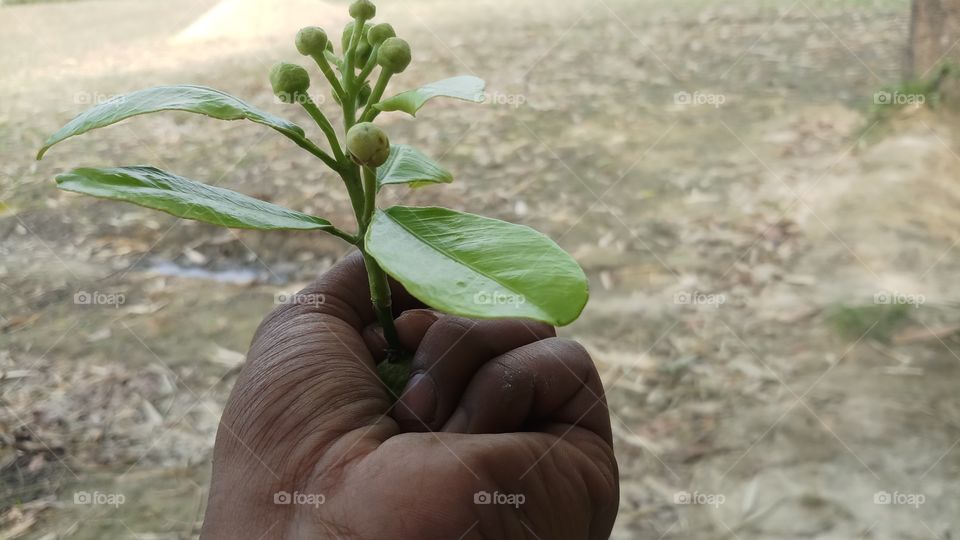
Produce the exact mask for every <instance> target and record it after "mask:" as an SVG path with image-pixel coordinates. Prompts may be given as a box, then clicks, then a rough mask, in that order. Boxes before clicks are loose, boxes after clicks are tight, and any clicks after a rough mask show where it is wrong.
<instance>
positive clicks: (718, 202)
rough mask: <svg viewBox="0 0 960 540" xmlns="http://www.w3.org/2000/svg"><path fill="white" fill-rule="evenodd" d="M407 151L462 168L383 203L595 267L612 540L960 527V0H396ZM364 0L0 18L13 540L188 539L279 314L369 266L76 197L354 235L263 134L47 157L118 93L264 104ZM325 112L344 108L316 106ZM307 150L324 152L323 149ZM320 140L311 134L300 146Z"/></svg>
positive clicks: (332, 248) (149, 125) (9, 526)
mask: <svg viewBox="0 0 960 540" xmlns="http://www.w3.org/2000/svg"><path fill="white" fill-rule="evenodd" d="M378 4H379V6H378V7H379V13H378V15H379V17H378V20H386V21H390V22H391V23H392V24H393V25H394V27H395V28H396V29H397V31H398V33H399V34H400V35H401V36H402V37H404V38H406V39H408V40H409V41H410V42H411V44H412V46H413V51H414V57H415V63H414V64H413V67H412V68H411V69H409V70H408V71H407V72H405V73H404V74H403V75H402V76H400V77H397V78H395V79H394V81H392V82H391V89H392V90H395V91H399V90H402V89H407V88H412V87H415V86H417V85H419V84H421V83H426V82H430V81H433V80H436V79H440V78H445V77H447V76H452V75H456V74H474V75H477V76H479V77H482V78H484V79H486V80H487V81H488V88H487V90H488V99H487V101H486V103H485V104H484V105H481V106H477V105H470V104H466V103H462V102H457V101H440V100H438V101H435V102H431V103H430V105H429V106H428V107H426V108H425V109H424V110H423V111H421V113H420V115H419V117H418V119H417V120H416V121H414V120H412V119H411V118H409V117H407V116H405V115H401V114H397V113H394V114H384V115H382V116H381V117H380V119H379V120H378V122H380V123H381V124H382V125H384V126H385V128H386V129H387V130H388V131H389V132H390V134H391V139H392V140H394V141H402V142H405V143H410V144H414V145H416V146H418V147H420V148H421V149H423V150H424V151H425V152H426V153H427V154H428V155H431V156H433V157H436V158H438V160H439V161H440V162H441V163H444V164H445V165H446V166H447V168H449V169H451V170H452V171H453V172H454V174H455V176H456V177H457V181H456V182H455V183H454V184H452V185H450V186H444V187H440V188H425V189H420V190H415V191H410V190H407V189H406V188H403V189H400V188H397V189H390V190H388V191H386V192H385V193H386V195H385V200H384V204H385V205H387V204H390V203H393V202H398V201H403V202H404V204H411V205H433V204H439V205H445V206H450V207H453V208H457V209H461V210H467V211H470V212H475V213H479V214H485V215H490V216H494V217H497V218H500V219H505V220H509V221H513V222H517V223H524V224H528V225H530V226H532V227H535V228H537V229H539V230H541V231H543V232H545V233H547V234H548V235H550V236H551V237H552V238H553V239H555V240H556V241H557V242H558V243H560V244H561V245H562V246H563V247H564V248H566V249H567V250H568V251H570V252H571V253H572V254H573V255H574V256H575V257H576V258H577V260H578V261H579V262H580V263H581V264H582V265H583V267H584V268H585V269H586V271H587V274H588V276H589V278H590V283H591V290H592V298H591V301H590V303H589V305H588V306H587V309H586V311H585V313H584V315H583V317H582V318H581V319H580V320H579V321H577V322H576V323H575V324H573V325H571V326H569V327H567V328H564V329H562V330H561V333H562V334H563V335H566V336H568V337H573V338H576V339H579V340H581V341H582V342H583V343H584V344H585V345H586V346H587V347H588V348H589V349H590V351H591V353H592V354H593V355H594V358H595V360H596V362H597V364H598V366H599V368H600V371H601V373H602V375H603V378H604V381H605V383H606V387H607V390H608V398H609V401H610V404H611V412H612V417H613V419H612V420H613V427H614V430H615V436H616V444H617V452H618V458H619V460H620V467H621V475H622V497H621V509H620V515H619V518H618V522H617V527H616V529H615V532H614V538H616V539H631V538H644V539H646V538H652V539H697V540H699V539H743V540H748V539H797V538H818V539H819V538H823V539H852V538H864V539H939V540H947V539H950V538H958V537H960V518H958V516H960V484H958V482H957V481H956V480H957V478H958V472H960V448H957V446H958V444H960V398H958V392H957V390H956V387H957V381H958V380H960V356H958V352H960V296H958V294H957V293H956V292H955V291H954V290H952V289H951V286H955V283H956V281H957V279H956V276H957V275H958V273H957V271H958V269H960V268H958V267H960V249H958V248H957V247H956V246H957V243H960V235H958V231H960V217H958V213H957V211H956V208H958V207H960V204H958V203H960V175H958V165H960V157H958V155H957V152H958V149H960V139H958V135H960V133H958V126H960V123H958V117H957V116H956V115H955V114H954V113H953V112H951V107H952V106H953V107H956V106H957V105H960V100H958V99H957V96H960V92H958V91H957V90H958V88H960V82H958V81H960V79H958V78H957V76H956V75H955V73H960V72H958V71H956V70H955V71H951V70H950V67H952V66H953V63H952V62H953V60H954V59H960V46H958V43H957V40H958V39H960V30H958V28H960V7H958V6H960V2H957V1H955V0H925V1H920V0H917V1H915V2H914V5H911V2H910V0H730V1H725V2H717V1H714V2H710V1H706V0H703V1H700V0H684V1H677V0H570V1H565V2H543V1H533V0H509V1H506V0H478V1H475V2H449V1H445V2H441V1H439V0H406V1H400V0H396V1H393V0H381V1H380V2H378ZM346 5H347V2H346V1H342V2H340V1H331V2H322V1H320V0H289V1H284V2H279V1H271V0H222V1H216V0H164V1H154V0H78V1H71V2H58V3H53V2H50V3H45V2H23V1H22V0H21V1H14V2H11V1H9V0H7V1H6V2H2V1H0V538H34V539H41V538H42V539H44V540H51V539H55V538H81V539H102V538H141V539H189V538H195V537H196V536H197V534H198V531H199V524H200V522H201V520H202V516H203V505H204V499H205V495H206V486H207V483H208V480H209V473H210V471H209V468H210V455H211V447H212V443H213V438H214V434H215V432H216V428H217V422H218V420H219V416H220V412H221V409H222V406H223V403H224V400H225V399H226V396H227V395H228V393H229V390H230V388H231V386H232V384H233V383H234V380H235V377H236V374H237V372H238V369H239V366H240V364H241V363H242V362H243V357H244V354H245V351H246V347H247V344H248V342H249V340H250V338H251V336H252V333H253V330H254V328H255V327H256V325H257V324H258V323H259V321H260V319H261V318H262V317H263V316H264V315H265V314H266V313H267V312H268V311H269V310H271V309H272V308H273V307H274V303H275V298H277V295H279V294H283V293H285V292H293V291H296V290H297V289H298V288H299V287H301V286H302V285H304V284H305V283H306V282H308V281H309V280H310V279H311V278H312V277H314V276H316V275H317V274H318V273H320V272H322V271H323V270H324V269H326V268H327V267H329V266H330V265H331V264H332V263H333V262H334V261H335V260H337V259H338V258H339V257H341V256H343V255H344V254H345V253H346V252H347V246H346V245H345V244H344V243H343V242H340V241H338V240H336V239H332V238H327V237H325V236H323V235H320V234H310V233H270V234H269V235H267V234H263V233H258V232H249V231H229V230H223V229H218V228H213V227H210V226H205V225H202V224H198V223H194V222H188V221H180V220H177V219H175V218H173V217H170V216H167V215H165V214H161V213H157V212H153V211H150V210H145V209H141V208H139V207H136V206H131V205H123V204H119V203H112V202H104V201H99V200H95V199H92V198H87V197H81V196H76V195H73V194H68V193H64V192H60V191H58V190H56V189H55V187H54V182H53V177H54V175H55V174H57V173H59V172H61V171H64V170H66V169H69V168H73V167H76V166H110V165H133V164H151V165H155V166H158V167H161V168H163V169H165V170H169V171H174V172H177V173H180V174H182V175H184V176H188V177H191V178H194V179H197V180H201V181H205V182H208V183H211V184H218V185H221V186H224V187H228V188H231V189H234V190H238V191H241V192H244V193H246V194H249V195H253V196H256V197H260V198H263V199H267V200H271V201H274V202H277V203H279V204H282V205H284V206H288V207H293V208H297V209H299V210H303V211H306V212H309V213H314V214H317V215H322V216H325V217H327V218H329V219H330V220H331V221H334V222H337V223H350V222H351V220H352V217H351V216H352V214H351V210H350V204H349V201H348V200H347V198H346V194H345V193H344V192H343V190H342V188H341V186H340V184H339V181H338V180H337V179H336V178H334V177H333V176H332V175H331V174H330V173H328V172H327V171H326V170H324V169H323V167H322V166H321V165H320V164H319V162H317V161H316V160H315V159H314V158H312V157H311V156H310V155H308V154H306V153H305V152H302V151H300V150H299V149H298V148H297V147H296V146H295V145H293V144H292V143H291V142H290V141H288V140H286V139H285V138H284V137H282V136H280V135H279V134H277V133H275V132H274V131H272V130H269V129H265V128H263V127H261V126H257V125H255V124H252V123H245V122H220V121H215V120H211V119H207V118H204V117H201V116H197V115H190V114H187V113H166V114H158V115H151V116H146V117H141V118H136V119H131V120H128V121H125V122H123V123H121V124H118V125H115V126H112V127H110V128H107V129H103V130H99V131H97V132H95V133H93V134H90V135H86V136H84V137H79V138H76V139H71V140H70V141H68V142H66V143H63V144H61V145H59V146H57V147H56V148H54V149H53V150H51V152H50V153H49V154H48V156H47V157H46V158H45V159H44V161H42V162H36V161H34V159H33V158H34V155H35V154H36V151H37V150H38V148H39V147H40V146H41V144H42V141H43V140H44V139H45V138H46V137H47V136H48V135H49V134H50V133H52V132H53V131H55V130H56V129H57V128H59V127H60V126H61V125H63V124H64V123H66V122H67V121H68V120H69V119H70V118H72V117H73V116H75V115H76V114H78V113H79V112H81V111H82V110H85V109H86V108H88V107H90V106H92V105H94V104H97V103H100V102H103V101H105V100H107V99H109V98H110V97H112V96H115V95H117V94H122V93H125V92H129V91H132V90H135V89H140V88H145V87H149V86H154V85H160V84H171V83H195V84H202V85H208V86H213V87H216V88H219V89H222V90H224V91H227V92H229V93H232V94H234V95H236V96H239V97H241V98H243V99H245V100H247V101H248V102H250V103H252V104H253V105H255V106H258V107H261V108H263V109H266V110H268V111H271V112H273V113H276V114H278V115H280V116H283V117H286V118H289V119H291V120H294V121H296V122H298V123H299V124H300V125H303V126H307V125H309V124H310V121H309V118H308V117H307V116H306V115H305V113H303V111H302V110H300V109H299V108H295V107H290V106H284V105H282V104H279V103H277V102H276V100H275V99H274V98H273V96H272V94H271V91H270V87H269V84H268V82H267V73H268V70H269V67H270V66H271V65H272V64H273V63H274V62H275V61H278V60H286V61H293V62H300V63H302V64H303V65H305V66H306V65H307V63H306V62H305V59H304V58H303V57H301V56H299V55H298V54H297V52H296V50H295V49H294V47H293V35H294V34H295V32H296V30H297V29H299V28H300V27H301V26H306V25H319V26H323V27H326V28H328V29H329V30H330V32H331V34H332V35H334V36H336V35H337V34H338V33H339V28H341V27H342V25H343V24H344V23H345V22H346ZM311 72H312V73H314V83H315V84H314V87H313V89H312V90H313V91H314V95H315V99H316V100H317V101H318V102H320V101H323V104H322V107H323V108H324V109H325V110H327V111H328V112H329V113H330V114H333V113H334V111H335V110H336V105H335V104H334V103H332V100H331V99H330V97H329V95H325V94H321V93H319V92H321V91H322V90H321V89H322V88H325V87H324V85H323V84H321V83H320V78H319V75H317V74H316V73H315V71H314V70H313V68H311ZM311 133H312V132H311V131H310V130H309V129H308V134H311ZM312 134H313V135H315V136H316V135H317V134H316V133H312Z"/></svg>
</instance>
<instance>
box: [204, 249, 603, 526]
mask: <svg viewBox="0 0 960 540" xmlns="http://www.w3.org/2000/svg"><path fill="white" fill-rule="evenodd" d="M393 296H394V304H395V311H397V312H401V311H403V314H402V315H401V316H400V317H399V318H398V319H397V330H398V333H399V334H400V338H401V341H402V342H403V344H404V346H405V347H406V348H407V349H409V350H411V351H416V353H415V356H414V360H413V373H414V374H415V375H416V374H418V373H424V374H426V375H423V376H420V377H414V378H413V379H412V380H411V384H410V385H408V387H407V388H406V390H405V391H404V392H403V394H402V396H401V397H400V399H399V401H398V402H397V403H396V405H395V406H393V407H391V404H390V401H391V400H390V396H389V395H388V393H387V391H386V390H385V389H384V387H383V386H382V384H381V383H380V381H379V380H378V378H377V376H376V373H375V368H374V366H375V356H377V354H375V353H372V352H371V351H375V352H377V351H382V349H383V343H382V338H381V337H380V336H379V334H378V333H377V332H376V331H375V330H374V327H373V326H371V325H372V324H373V322H374V321H375V316H374V314H373V312H372V309H371V307H370V300H369V294H368V290H367V286H366V273H365V271H364V269H363V259H362V258H361V257H359V256H357V254H354V255H353V256H350V257H347V258H346V259H345V260H344V261H342V262H341V263H339V264H338V265H336V266H335V267H334V268H333V269H331V270H330V271H329V272H328V273H326V274H325V275H324V276H322V277H321V279H320V280H319V281H318V282H316V283H315V284H313V285H312V286H311V287H308V288H307V289H305V290H304V291H303V292H302V293H301V295H300V296H298V298H302V299H306V300H309V301H308V302H305V303H302V304H298V305H284V306H281V307H280V308H278V309H277V310H275V311H274V312H273V313H272V314H270V315H269V316H268V317H267V318H266V319H265V320H264V321H263V323H262V324H261V326H260V328H259V329H258V331H257V334H256V336H255V337H254V340H253V344H252V345H251V349H250V352H249V354H248V362H247V364H246V365H245V366H244V369H243V371H242V372H241V374H240V377H239V379H238V381H237V384H236V386H235V387H234V390H233V393H232V394H231V397H230V400H229V402H228V403H227V406H226V409H225V411H224V414H223V419H222V421H221V425H220V429H219V431H218V434H217V441H216V445H215V448H214V470H213V480H212V485H211V490H210V496H209V501H208V507H207V513H206V517H205V521H204V526H203V532H202V538H204V539H205V540H215V539H236V538H251V539H258V538H264V539H267V538H310V539H313V538H338V539H339V538H343V539H350V540H381V539H396V540H422V539H439V540H445V539H452V540H457V539H471V540H479V539H485V540H493V539H498V540H499V539H506V540H512V539H525V540H528V539H543V540H547V539H551V540H553V539H557V540H565V539H570V540H573V539H577V540H579V539H590V540H594V539H597V540H599V539H602V538H607V537H608V536H609V533H610V530H611V528H612V525H613V521H614V518H615V516H616V511H617V504H618V479H617V465H616V461H615V459H614V456H613V450H612V442H611V432H610V423H609V416H608V411H607V407H606V403H605V401H604V399H603V388H602V385H601V384H600V379H599V376H598V375H597V372H596V369H595V368H594V366H593V363H592V362H591V360H590V358H589V356H588V355H587V354H586V352H585V351H584V350H583V348H582V347H580V346H579V345H577V344H576V343H574V342H571V341H567V340H561V339H558V338H556V337H554V331H553V329H552V328H551V327H549V326H546V325H542V324H538V323H531V322H522V321H472V320H469V319H463V318H459V317H452V316H446V315H440V314H437V313H434V312H431V311H427V310H424V309H417V308H419V307H422V306H419V305H417V303H416V302H415V301H414V300H413V299H412V298H410V297H409V296H408V295H406V294H405V293H404V291H402V289H400V288H399V287H396V286H394V287H393ZM318 299H319V301H314V300H318ZM404 310H408V311H404ZM277 493H290V494H295V493H296V494H301V502H302V501H304V500H306V501H307V502H311V503H316V502H317V501H318V500H320V501H321V502H322V504H276V503H275V496H276V494H277ZM478 493H479V495H478ZM484 493H487V494H491V495H492V494H494V493H497V494H499V499H498V500H497V501H495V502H494V503H493V504H479V503H486V502H487V500H486V499H485V498H484V495H483V494H484ZM304 496H306V497H310V496H313V498H312V499H303V498H302V497H304ZM318 498H319V499H318ZM478 498H479V499H480V500H479V501H478ZM294 502H295V503H296V501H294ZM478 502H479V503H478ZM508 503H509V504H508Z"/></svg>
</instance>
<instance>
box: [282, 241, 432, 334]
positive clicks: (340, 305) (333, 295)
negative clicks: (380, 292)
mask: <svg viewBox="0 0 960 540" xmlns="http://www.w3.org/2000/svg"><path fill="white" fill-rule="evenodd" d="M390 293H391V298H392V301H393V312H394V313H401V312H403V311H405V310H408V309H416V308H423V307H425V306H424V305H423V303H422V302H420V301H419V300H417V299H415V298H414V297H413V296H411V295H410V294H409V293H407V291H406V290H405V289H404V288H403V287H402V286H400V285H399V284H398V283H397V282H395V281H393V280H390ZM292 300H293V301H292V302H291V304H287V305H284V306H281V307H280V308H278V309H277V310H275V311H274V313H272V314H270V315H269V316H268V317H267V319H266V320H265V321H264V324H267V323H269V322H270V320H271V319H272V318H273V317H277V316H280V317H288V316H289V313H287V312H289V311H291V310H292V311H297V312H304V311H309V312H314V313H323V314H327V315H331V316H333V317H336V318H338V319H341V320H343V321H345V322H347V323H348V324H349V325H350V326H352V327H353V328H354V329H355V330H356V331H357V332H360V331H362V330H363V328H364V327H365V326H367V325H369V324H371V323H373V322H374V321H375V320H376V315H375V314H374V311H373V305H372V303H371V301H370V285H369V283H368V281H367V270H366V266H365V265H364V261H363V256H362V255H361V253H360V252H359V251H354V252H352V253H350V254H349V255H347V256H346V257H344V258H343V259H341V260H340V261H339V262H337V263H336V264H335V265H333V267H332V268H330V270H328V271H327V272H325V273H324V274H323V275H322V276H320V277H319V278H318V279H317V280H316V281H315V282H313V283H311V284H310V285H309V286H307V287H306V288H305V289H303V290H302V291H300V292H298V293H297V295H296V296H295V297H294V298H293V299H292Z"/></svg>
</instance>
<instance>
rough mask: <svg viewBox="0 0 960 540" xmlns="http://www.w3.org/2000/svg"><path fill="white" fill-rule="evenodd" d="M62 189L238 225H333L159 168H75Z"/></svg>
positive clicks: (63, 178) (326, 227) (63, 177)
mask: <svg viewBox="0 0 960 540" xmlns="http://www.w3.org/2000/svg"><path fill="white" fill-rule="evenodd" d="M57 184H58V186H59V187H60V189H64V190H67V191H75V192H77V193H84V194H87V195H93V196H94V197H101V198H104V199H113V200H117V201H126V202H131V203H134V204H138V205H140V206H145V207H147V208H153V209H155V210H161V211H163V212H167V213H168V214H173V215H175V216H178V217H181V218H185V219H193V220H196V221H202V222H204V223H211V224H213V225H220V226H221V227H230V228H236V229H259V230H263V231H268V230H315V229H319V230H328V231H329V230H332V229H333V226H332V225H331V224H330V222H329V221H327V220H325V219H322V218H318V217H315V216H310V215H307V214H304V213H301V212H297V211H294V210H288V209H286V208H283V207H282V206H277V205H275V204H272V203H268V202H265V201H261V200H259V199H254V198H253V197H248V196H246V195H243V194H241V193H237V192H235V191H230V190H229V189H223V188H218V187H214V186H208V185H206V184H201V183H200V182H195V181H193V180H189V179H187V178H183V177H180V176H177V175H175V174H171V173H168V172H166V171H162V170H160V169H157V168H154V167H143V166H138V167H115V168H109V169H86V168H84V169H74V170H72V171H69V172H66V173H64V174H61V175H59V176H57Z"/></svg>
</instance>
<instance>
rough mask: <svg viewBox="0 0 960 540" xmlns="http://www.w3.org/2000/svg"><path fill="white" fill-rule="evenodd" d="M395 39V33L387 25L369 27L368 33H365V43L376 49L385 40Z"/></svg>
mask: <svg viewBox="0 0 960 540" xmlns="http://www.w3.org/2000/svg"><path fill="white" fill-rule="evenodd" d="M392 37H397V33H396V32H395V31H394V30H393V27H392V26H390V25H389V24H387V23H380V24H376V25H373V26H371V27H370V31H369V32H367V42H368V43H369V44H370V45H371V46H373V47H376V46H377V45H380V44H381V43H383V41H384V40H385V39H387V38H392Z"/></svg>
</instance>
